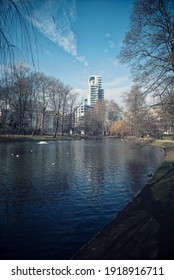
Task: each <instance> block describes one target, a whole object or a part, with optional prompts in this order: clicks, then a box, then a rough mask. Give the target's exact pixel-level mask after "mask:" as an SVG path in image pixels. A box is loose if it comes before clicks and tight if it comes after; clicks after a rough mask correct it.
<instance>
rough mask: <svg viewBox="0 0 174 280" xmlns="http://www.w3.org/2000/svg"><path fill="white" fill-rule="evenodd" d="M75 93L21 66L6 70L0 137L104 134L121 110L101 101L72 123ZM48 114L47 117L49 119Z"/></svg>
mask: <svg viewBox="0 0 174 280" xmlns="http://www.w3.org/2000/svg"><path fill="white" fill-rule="evenodd" d="M77 99H78V93H77V92H75V91H74V90H73V88H72V87H71V86H69V85H65V84H64V83H62V82H61V81H60V80H59V79H56V78H54V77H50V76H47V75H45V74H44V73H41V72H36V71H32V70H31V69H30V67H29V66H27V65H25V64H17V65H13V66H10V67H9V68H7V67H6V72H5V73H4V75H3V76H2V75H1V79H0V131H1V134H5V133H12V134H32V135H33V134H40V135H44V134H46V133H48V132H49V130H48V126H49V125H48V123H49V122H51V123H52V129H51V131H50V133H51V134H53V136H54V137H56V136H57V134H58V133H59V134H60V133H61V134H62V135H63V134H64V133H65V132H66V133H70V131H76V133H80V131H81V130H83V131H84V133H85V134H90V135H98V134H103V135H105V134H107V133H108V131H109V128H110V126H111V125H112V124H113V123H114V121H116V120H118V119H120V117H121V114H122V109H121V108H120V107H119V105H118V104H117V103H116V102H115V101H114V100H111V101H107V100H104V101H103V102H99V103H98V104H96V106H95V108H89V109H88V110H87V112H86V114H85V116H84V118H83V119H82V120H81V121H80V122H79V123H78V124H76V123H75V121H76V120H75V110H76V108H77V107H78V106H77V102H78V100H77ZM49 113H50V117H49Z"/></svg>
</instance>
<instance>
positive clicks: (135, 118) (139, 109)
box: [124, 85, 147, 136]
mask: <svg viewBox="0 0 174 280" xmlns="http://www.w3.org/2000/svg"><path fill="white" fill-rule="evenodd" d="M124 102H125V103H126V109H127V116H126V120H127V125H128V126H129V131H130V132H131V134H133V135H136V136H140V135H143V133H144V132H146V130H145V127H146V126H145V120H146V115H147V105H146V100H145V96H144V95H143V94H142V91H141V88H140V87H139V86H138V85H133V86H132V88H131V90H130V91H128V92H126V93H125V98H124Z"/></svg>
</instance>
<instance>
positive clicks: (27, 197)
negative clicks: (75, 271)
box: [0, 139, 164, 259]
mask: <svg viewBox="0 0 174 280" xmlns="http://www.w3.org/2000/svg"><path fill="white" fill-rule="evenodd" d="M17 155H18V156H17ZM163 158H164V153H163V152H162V151H161V150H160V149H158V148H154V147H147V146H143V147H137V146H131V145H129V144H126V143H124V142H123V141H120V140H117V139H105V140H95V141H92V140H88V141H84V140H81V141H80V140H76V141H57V142H54V141H53V142H52V141H50V142H48V144H45V145H41V144H38V143H37V142H23V143H0V213H1V215H0V259H69V258H70V257H71V256H72V255H73V254H74V253H75V252H76V251H77V250H78V249H79V248H80V247H81V246H82V245H84V244H85V243H86V242H87V241H88V240H89V239H91V238H92V237H93V236H94V235H95V234H96V233H97V232H98V231H100V230H101V229H102V228H103V227H104V226H105V225H106V224H107V223H108V222H109V221H110V220H111V219H112V218H113V217H115V216H116V215H117V214H118V212H119V211H121V210H122V209H123V208H124V206H125V205H126V204H127V203H128V202H129V201H131V200H132V198H133V197H134V195H135V194H136V193H137V192H138V191H139V190H140V189H142V188H143V186H144V185H145V184H146V183H147V181H148V176H147V175H148V174H149V173H154V172H155V171H156V170H157V168H158V167H159V165H160V164H161V162H162V160H163Z"/></svg>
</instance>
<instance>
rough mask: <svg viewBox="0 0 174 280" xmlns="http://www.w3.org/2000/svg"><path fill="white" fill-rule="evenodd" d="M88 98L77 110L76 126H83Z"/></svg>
mask: <svg viewBox="0 0 174 280" xmlns="http://www.w3.org/2000/svg"><path fill="white" fill-rule="evenodd" d="M88 107H89V106H88V100H87V99H84V100H83V102H82V103H81V104H80V105H79V106H78V107H77V108H76V110H75V127H77V126H83V123H84V117H85V113H86V112H87V110H88Z"/></svg>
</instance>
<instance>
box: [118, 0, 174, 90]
mask: <svg viewBox="0 0 174 280" xmlns="http://www.w3.org/2000/svg"><path fill="white" fill-rule="evenodd" d="M119 59H120V62H122V63H129V64H130V66H131V70H132V76H133V79H134V80H135V82H138V83H141V85H143V87H144V88H146V92H152V91H154V90H155V89H157V88H159V87H161V93H162V92H164V91H165V90H166V88H167V87H168V86H169V85H171V84H173V83H174V2H173V0H136V1H135V2H134V5H133V10H132V14H131V17H130V27H129V30H128V32H127V33H126V35H125V38H124V41H123V46H122V50H121V52H120V55H119Z"/></svg>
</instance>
